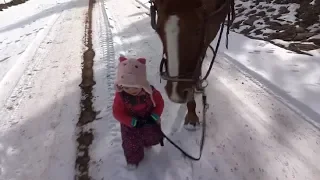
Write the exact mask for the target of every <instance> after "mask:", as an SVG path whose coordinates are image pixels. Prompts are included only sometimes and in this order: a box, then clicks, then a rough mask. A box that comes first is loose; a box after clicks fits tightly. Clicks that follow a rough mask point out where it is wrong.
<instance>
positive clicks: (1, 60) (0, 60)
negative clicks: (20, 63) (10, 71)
mask: <svg viewBox="0 0 320 180" xmlns="http://www.w3.org/2000/svg"><path fill="white" fill-rule="evenodd" d="M9 58H10V57H5V58H3V59H0V62H3V61H5V60H7V59H9Z"/></svg>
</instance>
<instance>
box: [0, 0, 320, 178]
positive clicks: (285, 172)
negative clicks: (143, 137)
mask: <svg viewBox="0 0 320 180" xmlns="http://www.w3.org/2000/svg"><path fill="white" fill-rule="evenodd" d="M96 2H97V3H96V4H95V9H94V14H93V44H94V47H93V48H94V50H95V58H94V80H95V82H96V84H95V85H94V89H93V96H94V99H93V100H94V104H93V106H94V110H95V111H96V112H97V117H96V120H95V121H93V122H92V123H89V124H87V125H85V126H84V128H83V129H84V130H88V129H93V134H94V139H93V144H92V145H91V146H90V157H91V160H90V167H89V168H90V169H89V175H90V176H91V177H92V179H96V180H100V179H103V180H125V179H128V180H129V179H130V180H150V179H154V180H157V179H159V180H239V179H241V180H271V179H272V180H283V179H292V180H293V179H298V180H318V179H320V166H319V162H320V155H319V154H320V125H319V121H320V116H319V112H320V111H319V108H318V107H320V95H319V93H320V90H319V86H318V85H317V83H318V82H319V80H320V79H317V78H318V77H319V72H320V71H318V70H317V69H319V68H317V67H319V66H320V64H319V61H318V60H319V57H320V56H319V55H317V54H316V53H315V52H314V53H315V55H316V56H314V57H309V56H302V55H294V54H292V53H290V52H288V51H286V50H283V49H281V48H278V47H275V46H273V45H271V44H269V43H266V42H262V41H252V40H250V39H248V38H245V37H243V36H241V35H238V34H235V33H231V35H230V37H229V40H230V41H229V45H230V50H226V49H225V48H224V47H223V46H224V43H223V42H224V41H221V42H222V45H221V47H220V50H221V51H220V53H219V56H218V58H217V59H216V63H215V65H214V68H213V70H212V72H211V75H210V77H209V79H208V80H209V83H210V84H209V86H208V88H207V89H206V91H207V95H208V102H209V103H210V107H209V110H208V113H207V114H206V116H207V130H206V132H207V134H206V142H205V146H204V152H203V156H202V158H201V160H200V161H197V162H194V161H190V160H189V159H186V158H185V157H183V156H182V155H181V153H180V152H179V151H178V150H177V149H175V148H174V147H173V146H172V145H171V144H169V143H168V142H167V141H165V146H164V147H160V146H159V147H154V148H153V149H152V150H150V151H149V152H148V153H147V154H146V158H145V160H144V161H143V163H142V164H141V166H139V168H138V169H137V170H136V171H130V172H129V171H127V170H126V169H125V165H126V164H125V159H124V156H123V151H122V148H121V136H120V129H119V123H118V122H117V121H116V120H115V119H114V118H113V116H112V108H111V105H112V101H113V95H114V86H113V81H114V77H115V68H116V66H117V63H118V62H117V61H116V59H117V58H118V57H119V54H120V53H122V54H125V55H128V56H131V55H132V56H143V57H145V58H147V60H148V62H147V63H148V64H147V65H148V78H149V80H150V82H151V83H152V84H153V85H154V86H155V87H156V88H157V89H159V90H160V91H161V92H162V93H163V97H164V100H165V110H164V114H163V130H164V132H165V133H166V134H168V135H169V137H170V138H172V140H174V141H175V142H177V143H178V144H179V145H180V146H181V147H182V148H183V149H185V150H186V151H188V152H189V153H191V154H193V155H194V156H197V155H198V153H199V140H200V134H201V130H199V131H196V132H190V131H187V130H185V129H184V128H183V126H182V125H183V118H184V115H185V113H186V106H185V105H179V104H174V103H172V102H170V101H169V100H168V98H167V96H166V95H165V93H164V88H163V86H164V83H165V82H163V81H162V84H160V83H159V72H158V67H159V64H160V57H161V52H162V45H161V42H160V40H159V38H158V36H157V35H156V33H155V32H154V30H152V28H151V27H150V17H149V16H148V15H147V14H146V12H147V9H146V8H147V7H146V8H144V7H142V6H141V4H139V3H137V1H136V0H122V1H119V0H96ZM143 2H144V3H146V2H147V0H143ZM87 9H88V1H86V0H55V1H51V0H32V1H31V0H30V1H27V2H26V3H23V4H20V5H18V6H12V7H10V8H8V9H5V10H4V11H2V12H0V22H1V24H0V52H1V53H0V117H1V120H0V180H11V179H12V180H56V179H59V180H70V179H74V177H75V174H76V172H75V161H76V155H79V154H76V147H77V145H76V138H77V137H75V135H76V134H77V133H76V123H77V121H78V119H79V113H80V101H81V100H83V97H81V89H80V87H79V84H80V83H81V63H82V53H83V52H84V49H85V47H84V45H83V43H84V42H83V40H84V36H85V34H84V28H85V25H84V23H85V15H86V13H87ZM22 11H23V12H24V15H25V16H21V13H20V12H22ZM8 17H10V18H8ZM239 42H241V43H242V44H241V43H239ZM213 44H214V42H213ZM208 56H209V58H210V57H211V54H208ZM266 58H267V59H268V61H265V60H264V59H266ZM267 62H268V63H267ZM206 63H208V62H206ZM204 66H205V65H204ZM311 67H312V68H311ZM205 70H206V68H204V71H205ZM294 80H295V81H294ZM197 102H198V103H197V104H199V105H198V107H197V109H198V110H199V112H200V110H201V108H202V107H201V101H200V97H198V99H197ZM199 116H200V118H201V116H202V115H201V114H199ZM79 156H80V155H79Z"/></svg>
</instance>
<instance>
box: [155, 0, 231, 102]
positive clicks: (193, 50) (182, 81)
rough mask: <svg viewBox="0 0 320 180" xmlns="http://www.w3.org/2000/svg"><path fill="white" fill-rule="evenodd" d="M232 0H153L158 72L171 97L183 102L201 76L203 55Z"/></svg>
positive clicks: (175, 100) (174, 100)
mask: <svg viewBox="0 0 320 180" xmlns="http://www.w3.org/2000/svg"><path fill="white" fill-rule="evenodd" d="M230 1H233V0H154V3H155V5H156V7H157V17H158V18H157V26H156V31H157V33H158V35H159V37H160V39H161V41H162V44H163V56H164V58H163V59H162V62H161V69H162V68H163V69H165V71H163V72H161V76H162V78H163V79H165V80H167V84H166V86H165V89H166V93H167V95H168V97H169V98H170V100H171V101H173V102H176V103H185V102H187V100H188V97H190V95H192V93H193V92H194V88H195V87H196V86H197V85H198V83H199V77H200V76H201V66H202V59H203V57H204V56H205V53H206V49H207V47H208V46H209V44H210V42H212V41H213V39H214V38H215V36H216V34H217V32H218V31H219V27H220V24H221V23H223V22H224V20H225V17H226V15H227V14H228V12H229V7H230V6H229V3H230Z"/></svg>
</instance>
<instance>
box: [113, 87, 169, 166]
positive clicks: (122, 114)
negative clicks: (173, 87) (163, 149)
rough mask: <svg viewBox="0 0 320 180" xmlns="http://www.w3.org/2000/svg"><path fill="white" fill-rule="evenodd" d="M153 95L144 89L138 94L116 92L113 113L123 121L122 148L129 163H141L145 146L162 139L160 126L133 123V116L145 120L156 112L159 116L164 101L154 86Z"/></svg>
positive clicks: (157, 142) (154, 143)
mask: <svg viewBox="0 0 320 180" xmlns="http://www.w3.org/2000/svg"><path fill="white" fill-rule="evenodd" d="M152 97H153V100H154V102H155V103H156V106H155V107H154V105H153V102H152V100H151V98H150V95H149V94H148V93H146V92H145V91H143V90H142V92H141V93H140V94H139V95H137V96H132V95H130V94H127V93H126V92H124V91H122V92H116V94H115V98H114V103H113V115H114V117H115V119H116V120H118V121H119V122H120V123H121V137H122V148H123V150H124V155H125V158H126V161H127V163H128V164H136V165H137V164H139V162H140V161H141V160H142V159H143V157H144V147H150V146H154V145H157V144H159V143H160V141H161V140H162V138H163V137H162V133H161V129H160V126H159V125H157V124H146V125H144V126H143V127H142V128H134V127H133V126H132V125H131V121H132V118H133V117H142V118H141V119H138V120H140V121H143V119H144V118H145V117H148V116H150V115H151V114H156V115H158V116H159V117H160V116H161V114H162V111H163V108H164V101H163V99H162V96H161V94H160V92H159V91H158V90H156V89H155V88H152Z"/></svg>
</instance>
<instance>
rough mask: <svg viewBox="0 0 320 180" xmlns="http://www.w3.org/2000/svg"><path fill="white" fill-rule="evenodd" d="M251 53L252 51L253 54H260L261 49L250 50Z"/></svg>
mask: <svg viewBox="0 0 320 180" xmlns="http://www.w3.org/2000/svg"><path fill="white" fill-rule="evenodd" d="M249 53H251V54H260V51H259V50H254V51H250V52H249Z"/></svg>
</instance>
